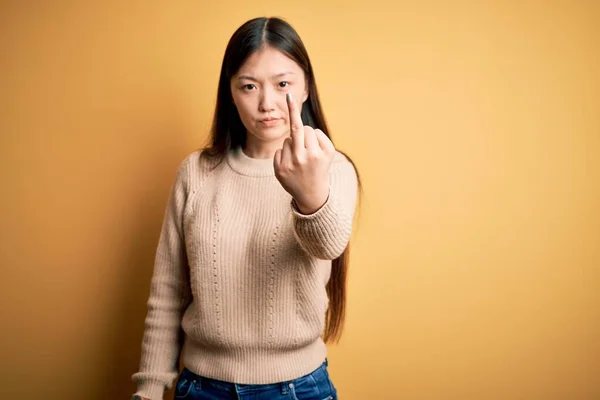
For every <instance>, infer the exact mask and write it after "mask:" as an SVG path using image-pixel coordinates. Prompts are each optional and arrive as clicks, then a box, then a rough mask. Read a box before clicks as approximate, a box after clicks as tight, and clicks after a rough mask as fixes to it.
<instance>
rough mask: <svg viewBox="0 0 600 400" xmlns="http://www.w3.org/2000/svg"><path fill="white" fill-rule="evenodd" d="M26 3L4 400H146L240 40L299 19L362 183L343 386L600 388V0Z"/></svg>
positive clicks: (12, 52)
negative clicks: (156, 342)
mask: <svg viewBox="0 0 600 400" xmlns="http://www.w3.org/2000/svg"><path fill="white" fill-rule="evenodd" d="M393 3H394V4H392V2H388V1H379V0H374V1H369V2H362V1H317V0H306V1H295V2H284V1H266V0H264V1H261V0H257V1H233V0H220V1H217V2H208V1H184V0H180V1H176V2H171V1H94V2H93V1H66V0H65V1H61V0H57V1H3V2H2V3H1V5H0V183H1V186H0V190H1V193H0V199H1V200H0V201H1V204H0V266H1V268H2V270H1V273H2V276H1V278H0V322H1V324H2V325H1V329H0V332H1V335H2V340H1V341H0V358H1V360H0V398H2V399H23V400H29V399H32V400H33V399H65V400H69V399H80V398H84V399H87V400H104V399H111V400H116V399H127V398H129V396H130V395H131V394H132V393H133V391H134V387H133V384H132V382H131V381H130V377H131V374H133V373H134V372H135V371H136V370H137V367H138V362H139V356H140V344H141V339H142V332H143V322H144V317H145V312H146V299H147V296H148V292H149V283H150V277H151V273H152V267H153V259H154V252H155V249H156V244H157V240H158V235H159V230H160V224H161V222H162V216H163V212H164V207H165V205H166V200H167V197H168V193H169V188H170V185H171V184H172V182H173V179H174V177H175V172H176V168H177V166H178V164H179V163H180V162H181V160H182V159H183V158H184V157H185V156H186V155H187V154H189V153H190V152H192V151H194V150H196V149H197V148H199V147H200V146H202V145H203V144H204V142H205V139H206V137H207V134H208V130H209V128H210V123H211V118H212V112H213V109H214V103H215V98H216V85H217V80H218V75H219V69H220V66H221V60H222V56H223V53H224V50H225V46H226V44H227V41H228V40H229V38H230V36H231V35H232V33H233V32H234V30H235V29H236V28H237V27H238V26H239V25H241V24H242V23H243V22H245V21H246V20H248V19H250V18H253V17H256V16H280V17H283V18H285V19H286V20H288V21H289V22H290V23H291V24H292V25H293V26H294V27H295V28H296V29H297V30H298V32H299V33H300V35H301V37H302V38H303V40H304V42H305V44H306V46H307V48H308V51H309V54H310V56H311V58H312V62H313V64H314V69H315V73H316V79H317V84H318V87H319V90H320V93H321V97H322V102H323V106H324V110H325V113H326V116H327V118H328V121H329V123H330V125H331V134H332V137H333V139H334V143H335V145H336V146H337V147H338V148H340V149H341V150H343V151H345V152H347V153H348V154H350V155H351V156H352V157H353V158H354V160H355V161H356V164H357V165H358V167H359V169H360V172H361V174H362V178H363V182H364V189H365V195H364V197H363V202H362V207H361V210H360V215H359V218H358V220H357V224H356V228H355V233H354V236H353V239H352V242H353V248H352V256H351V257H352V259H351V266H350V278H349V296H350V297H349V308H348V319H347V329H346V332H345V336H344V337H343V340H342V341H341V343H340V344H338V345H335V346H330V353H329V360H330V371H331V376H332V378H333V380H334V383H335V384H336V386H337V387H338V391H339V394H340V399H341V400H371V399H391V400H395V399H407V400H471V399H473V400H475V399H477V400H513V399H514V400H516V399H523V400H567V399H568V400H593V399H599V398H600V160H599V157H600V117H599V115H600V77H599V72H598V71H600V28H599V27H600V24H599V23H598V20H599V17H600V3H599V2H596V1H567V0H564V1H509V0H507V1H502V0H497V1H491V0H490V1H479V2H475V1H460V0H459V1H449V0H448V1H443V0H439V1H434V0H426V1H399V2H393Z"/></svg>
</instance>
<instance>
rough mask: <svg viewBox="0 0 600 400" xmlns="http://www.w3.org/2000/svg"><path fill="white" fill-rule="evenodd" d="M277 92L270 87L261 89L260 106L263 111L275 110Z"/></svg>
mask: <svg viewBox="0 0 600 400" xmlns="http://www.w3.org/2000/svg"><path fill="white" fill-rule="evenodd" d="M276 98H277V94H276V93H275V91H274V90H273V89H271V88H269V87H267V88H265V89H264V90H261V93H260V101H259V108H260V111H261V112H269V111H273V110H275V103H276Z"/></svg>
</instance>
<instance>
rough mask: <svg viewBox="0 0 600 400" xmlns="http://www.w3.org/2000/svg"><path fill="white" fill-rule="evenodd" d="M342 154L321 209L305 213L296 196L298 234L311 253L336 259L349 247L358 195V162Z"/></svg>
mask: <svg viewBox="0 0 600 400" xmlns="http://www.w3.org/2000/svg"><path fill="white" fill-rule="evenodd" d="M338 156H339V157H336V159H334V162H333V163H332V165H331V170H330V174H329V177H330V180H329V197H328V198H327V200H326V202H325V204H324V205H323V206H322V207H321V208H320V209H318V210H317V211H316V212H314V213H313V214H309V215H305V214H302V213H301V212H300V210H299V209H298V206H297V205H296V204H295V201H294V200H292V214H293V218H294V232H295V236H296V238H297V240H298V242H299V243H300V245H301V246H302V248H303V249H304V250H305V251H306V252H307V253H308V254H310V255H311V256H313V257H315V258H319V259H322V260H333V259H335V258H337V257H339V256H340V255H341V254H342V253H343V252H344V250H345V249H346V246H347V245H348V242H349V240H350V235H351V233H352V222H353V219H354V213H355V207H356V199H357V195H358V177H357V175H356V171H355V169H354V166H353V165H352V164H351V163H350V162H349V161H348V160H347V159H346V157H345V156H343V155H342V154H341V153H338Z"/></svg>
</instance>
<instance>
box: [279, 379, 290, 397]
mask: <svg viewBox="0 0 600 400" xmlns="http://www.w3.org/2000/svg"><path fill="white" fill-rule="evenodd" d="M291 385H292V383H291V382H281V394H284V395H285V394H288V389H289V388H290V387H291Z"/></svg>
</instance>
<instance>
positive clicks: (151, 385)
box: [134, 381, 165, 400]
mask: <svg viewBox="0 0 600 400" xmlns="http://www.w3.org/2000/svg"><path fill="white" fill-rule="evenodd" d="M164 394H165V384H164V382H160V381H145V382H141V383H140V384H139V385H138V387H137V392H135V393H134V395H138V396H141V397H143V398H145V399H150V400H163V395H164Z"/></svg>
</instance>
